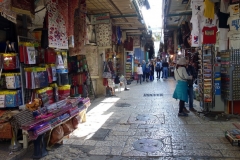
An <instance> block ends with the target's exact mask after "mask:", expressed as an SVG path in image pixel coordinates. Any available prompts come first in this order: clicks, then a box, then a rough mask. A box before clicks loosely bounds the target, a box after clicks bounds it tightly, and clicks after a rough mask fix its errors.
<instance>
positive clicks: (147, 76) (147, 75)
mask: <svg viewBox="0 0 240 160" xmlns="http://www.w3.org/2000/svg"><path fill="white" fill-rule="evenodd" d="M146 81H147V82H148V81H149V72H148V73H146Z"/></svg>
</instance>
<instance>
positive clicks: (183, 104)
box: [179, 100, 185, 113]
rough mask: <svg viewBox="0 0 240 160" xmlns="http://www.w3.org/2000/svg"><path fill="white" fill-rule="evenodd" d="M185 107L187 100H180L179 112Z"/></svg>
mask: <svg viewBox="0 0 240 160" xmlns="http://www.w3.org/2000/svg"><path fill="white" fill-rule="evenodd" d="M184 107H185V102H184V101H182V100H180V101H179V113H182V112H183V108H184Z"/></svg>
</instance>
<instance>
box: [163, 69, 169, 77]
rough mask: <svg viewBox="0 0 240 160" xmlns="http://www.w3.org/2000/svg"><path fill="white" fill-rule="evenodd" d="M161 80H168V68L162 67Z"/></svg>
mask: <svg viewBox="0 0 240 160" xmlns="http://www.w3.org/2000/svg"><path fill="white" fill-rule="evenodd" d="M162 78H166V79H167V78H168V67H163V74H162Z"/></svg>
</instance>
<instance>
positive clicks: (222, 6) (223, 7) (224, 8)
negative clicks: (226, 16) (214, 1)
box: [220, 0, 229, 13]
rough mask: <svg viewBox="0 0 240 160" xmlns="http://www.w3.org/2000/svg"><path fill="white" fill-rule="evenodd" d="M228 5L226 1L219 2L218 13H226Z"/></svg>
mask: <svg viewBox="0 0 240 160" xmlns="http://www.w3.org/2000/svg"><path fill="white" fill-rule="evenodd" d="M228 4H229V2H228V1H226V0H221V3H220V12H222V13H228V12H227V11H228Z"/></svg>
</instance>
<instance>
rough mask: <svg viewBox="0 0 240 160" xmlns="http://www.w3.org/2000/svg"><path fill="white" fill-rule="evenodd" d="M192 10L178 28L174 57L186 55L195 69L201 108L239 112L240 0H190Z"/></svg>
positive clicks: (205, 110)
mask: <svg viewBox="0 0 240 160" xmlns="http://www.w3.org/2000/svg"><path fill="white" fill-rule="evenodd" d="M191 10H192V16H189V17H187V18H186V19H187V20H186V22H184V23H182V24H181V27H180V28H179V29H178V31H177V41H178V45H179V46H180V47H179V50H178V54H177V57H180V56H187V57H188V58H189V59H190V61H191V62H193V65H194V66H195V68H196V70H197V71H198V76H197V80H198V87H197V88H196V93H197V95H198V99H199V100H200V105H201V106H202V107H203V110H204V112H209V111H213V112H224V113H230V114H239V113H240V109H239V104H240V97H239V87H238V86H239V83H240V79H239V77H238V75H239V65H240V63H239V60H240V57H239V53H240V30H239V25H240V18H239V17H240V15H239V13H240V12H239V1H238V0H220V1H213V0H205V1H203V0H192V1H191Z"/></svg>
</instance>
